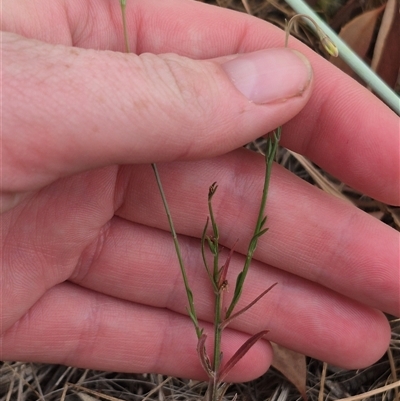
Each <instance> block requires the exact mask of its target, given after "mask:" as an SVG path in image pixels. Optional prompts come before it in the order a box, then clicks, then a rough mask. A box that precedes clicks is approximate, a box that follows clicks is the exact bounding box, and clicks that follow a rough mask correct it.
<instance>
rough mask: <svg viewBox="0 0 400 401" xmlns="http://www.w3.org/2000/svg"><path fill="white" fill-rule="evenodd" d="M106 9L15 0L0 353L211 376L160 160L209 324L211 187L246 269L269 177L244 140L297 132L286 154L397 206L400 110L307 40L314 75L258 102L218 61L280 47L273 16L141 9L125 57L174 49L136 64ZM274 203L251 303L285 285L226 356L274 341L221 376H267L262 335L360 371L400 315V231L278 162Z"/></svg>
mask: <svg viewBox="0 0 400 401" xmlns="http://www.w3.org/2000/svg"><path fill="white" fill-rule="evenodd" d="M91 4H92V5H91ZM93 4H94V3H93V2H91V1H87V2H82V1H74V0H70V1H67V0H65V1H61V0H59V1H53V2H48V1H47V0H46V1H44V0H43V1H41V0H38V1H36V2H30V1H19V2H15V1H12V0H6V1H4V2H3V16H2V18H3V29H4V31H6V32H5V33H3V39H2V41H3V49H2V51H3V77H4V79H3V95H4V96H3V99H4V102H3V112H4V113H3V143H2V147H3V152H2V158H3V159H2V187H1V190H2V196H3V197H2V202H3V203H2V209H3V214H2V233H3V235H2V276H1V278H2V282H1V286H2V298H1V299H2V306H1V319H2V321H1V330H2V334H1V337H0V340H1V341H0V344H1V345H0V347H1V348H0V352H1V355H0V357H1V359H3V360H24V361H38V362H49V363H62V364H68V365H73V366H80V367H88V368H96V369H103V370H114V371H128V372H159V373H164V374H168V375H174V376H185V377H192V378H199V379H201V378H203V379H204V378H205V374H204V372H203V371H202V368H201V366H200V364H199V362H198V360H197V354H196V336H195V333H194V329H193V326H192V324H191V322H190V319H189V318H188V317H187V315H186V304H187V301H186V295H185V292H184V288H183V285H182V281H181V277H180V271H179V267H178V264H177V259H176V255H175V253H174V248H173V243H172V239H171V237H170V234H169V233H168V232H167V231H168V223H167V219H166V218H165V213H164V210H163V207H162V204H161V201H160V195H159V193H158V191H157V187H156V185H155V180H154V176H153V173H152V170H151V168H150V164H149V163H152V162H157V163H158V167H159V171H160V175H161V179H162V181H163V184H164V187H165V191H166V195H167V197H168V200H169V203H170V208H171V213H172V215H173V218H174V222H175V225H176V229H177V231H178V233H179V234H180V241H181V244H182V251H183V257H184V259H185V262H186V265H187V269H188V274H189V280H190V282H191V285H192V287H193V292H194V296H195V302H196V304H197V308H198V315H199V319H201V322H202V325H204V327H205V329H206V331H207V330H209V331H210V333H211V330H212V328H211V324H210V323H209V322H211V321H212V306H211V305H212V294H211V290H210V285H209V283H208V282H207V278H206V275H205V272H204V269H203V267H202V264H201V254H200V248H199V240H198V238H199V237H200V236H201V232H202V229H203V224H204V222H205V218H206V216H207V202H206V201H207V191H208V187H209V185H211V183H212V182H214V181H217V182H218V184H219V189H218V192H217V195H216V196H215V198H214V209H215V213H216V218H217V220H218V222H219V226H220V232H221V243H222V244H223V245H224V246H225V247H226V249H225V250H224V254H227V250H228V249H229V247H230V246H232V244H233V243H234V242H235V241H236V240H237V239H238V238H239V243H238V245H237V248H236V252H235V254H234V256H233V258H232V262H231V271H230V276H229V278H230V279H231V280H234V274H235V272H238V271H239V269H240V268H241V266H242V265H241V263H242V261H243V253H245V250H246V245H247V242H248V240H249V238H250V236H251V232H252V229H253V224H254V221H255V219H256V215H257V208H258V196H259V191H261V189H262V181H263V158H262V156H259V157H258V156H255V155H254V154H253V153H249V152H248V151H245V150H244V149H241V146H242V145H243V144H245V143H246V142H249V141H251V140H253V139H255V138H257V137H259V136H260V135H263V134H265V133H266V132H268V131H270V130H272V129H274V128H276V127H277V126H278V125H280V124H284V128H283V136H282V140H281V144H282V145H283V146H285V147H287V148H290V149H292V150H294V151H296V152H298V153H301V154H303V155H305V156H307V157H308V158H310V159H311V160H312V161H314V162H315V163H317V164H318V165H320V166H321V167H322V168H324V169H325V170H326V171H328V172H330V173H331V174H332V175H334V176H336V177H338V178H339V179H340V180H342V181H343V182H345V183H347V184H348V185H350V186H353V187H355V188H356V189H357V190H359V191H361V192H362V193H365V194H367V195H369V196H371V197H373V198H376V199H378V200H380V201H382V202H386V203H389V204H392V205H400V188H399V182H400V168H399V149H400V148H399V119H398V117H397V116H396V115H395V114H394V113H393V112H392V111H391V110H390V109H388V108H387V107H386V106H385V105H384V104H383V103H381V102H380V101H379V100H378V99H377V98H375V97H374V96H373V95H372V94H370V93H369V92H368V91H367V90H366V89H364V88H362V87H361V86H360V85H358V84H357V83H356V82H355V81H352V80H351V79H350V78H348V77H347V76H345V75H344V74H342V73H341V72H340V71H339V70H337V69H335V68H334V67H332V66H331V65H330V64H329V63H328V62H326V61H325V60H324V59H322V58H321V57H319V56H317V55H316V54H314V53H313V52H312V51H311V50H309V49H308V48H307V47H305V46H304V45H302V44H300V43H299V42H297V41H295V40H294V39H291V40H290V42H289V45H290V47H292V48H294V49H297V50H298V51H300V52H301V53H303V54H304V55H305V56H306V57H307V58H308V59H309V60H310V63H311V66H312V69H313V79H312V81H310V82H309V84H307V85H306V86H305V87H304V88H303V89H304V90H302V93H301V94H300V93H299V94H298V96H294V97H291V98H289V99H288V100H287V101H286V102H279V103H271V104H256V103H252V102H249V101H248V99H246V98H245V97H244V96H243V95H242V94H241V93H240V92H238V91H236V90H235V88H234V87H233V86H232V84H231V82H229V80H228V79H227V78H226V75H224V73H223V72H222V70H221V67H220V66H221V64H222V63H223V62H224V61H226V60H227V59H229V58H230V57H231V55H233V54H236V53H249V52H253V51H256V50H260V49H268V48H272V47H283V41H284V33H283V32H282V31H280V30H279V29H277V28H274V27H272V26H271V25H269V24H267V23H265V22H263V21H260V20H256V19H254V18H252V17H249V16H246V15H244V14H239V13H235V12H232V11H226V10H222V9H218V8H214V7H211V6H206V5H204V4H201V3H196V2H192V1H184V0H183V1H180V0H169V1H163V2H159V1H156V0H146V1H142V2H140V1H132V2H131V4H130V3H129V1H128V7H127V20H128V26H129V35H130V40H131V51H132V52H133V53H137V54H143V53H153V54H165V53H173V54H170V55H168V56H159V57H157V56H151V55H148V54H147V55H142V56H140V57H137V56H134V55H125V54H122V52H123V51H124V43H123V34H122V25H121V16H120V9H119V2H118V1H106V0H104V1H100V2H96V5H95V6H94V5H93ZM205 26H206V27H207V29H205V28H204V27H205ZM57 45H62V46H57ZM90 49H94V50H90ZM105 50H108V51H105ZM177 55H179V56H186V57H187V58H180V57H179V56H177ZM198 59H202V60H207V61H194V60H198ZM171 77H172V78H171ZM267 213H268V216H269V217H268V221H267V226H268V227H270V231H269V232H268V233H267V234H266V235H265V236H263V237H262V238H261V240H260V242H259V248H258V249H257V252H256V255H255V259H256V260H255V261H254V264H253V265H252V267H251V270H250V273H249V276H248V279H247V282H246V284H245V288H244V296H243V301H242V303H243V305H244V304H245V303H246V301H247V302H249V301H250V300H252V299H253V298H254V297H255V296H256V295H258V294H259V293H260V292H262V291H263V290H264V289H266V288H267V287H268V286H270V285H271V284H273V283H274V282H278V285H277V286H276V287H274V289H273V290H272V291H271V292H270V293H269V294H268V295H267V296H266V297H264V299H263V300H262V301H260V302H259V304H257V305H256V306H255V307H254V308H252V309H251V310H250V311H248V312H246V314H245V315H243V316H242V317H241V318H239V319H238V320H237V321H235V322H233V324H232V325H231V326H230V329H229V330H227V331H226V337H225V338H224V340H223V349H224V353H225V355H226V358H228V357H229V355H232V353H233V352H234V351H235V350H236V349H237V348H238V347H239V346H240V345H241V344H242V342H243V341H245V340H246V339H247V338H248V337H249V335H252V334H254V333H256V332H258V331H260V330H264V329H268V330H270V332H269V334H268V335H267V338H266V339H265V340H263V341H260V342H259V343H258V344H257V345H256V346H255V347H254V348H253V349H252V350H251V351H250V352H249V354H248V355H247V356H246V357H245V358H243V360H241V361H240V363H239V364H238V365H237V366H236V368H235V369H234V370H233V371H232V372H231V374H230V376H229V377H228V378H227V380H229V381H245V380H250V379H252V378H255V377H257V376H259V375H260V374H262V373H263V372H264V371H265V370H266V369H268V367H269V365H270V363H271V360H272V350H271V347H270V344H269V342H268V340H271V341H275V342H278V343H280V344H282V345H284V346H286V347H289V348H292V349H294V350H296V351H299V352H302V353H304V354H307V355H311V356H313V357H316V358H319V359H321V360H325V361H328V362H329V363H332V364H335V365H339V366H343V367H347V368H359V367H364V366H367V365H369V364H371V363H373V362H374V361H376V360H377V359H379V357H380V356H381V355H383V353H384V352H385V350H386V348H387V346H388V344H389V339H390V328H389V325H388V323H387V319H386V317H385V316H384V314H383V312H387V313H390V314H392V315H395V316H399V315H400V302H399V233H398V232H397V231H395V230H394V229H392V228H390V227H388V226H386V225H384V224H383V223H381V222H380V221H378V220H377V219H374V218H373V217H371V216H369V215H367V214H366V213H364V212H362V211H359V210H357V209H356V208H355V207H354V206H352V205H351V204H347V203H345V202H343V201H341V200H338V199H336V198H334V197H332V196H330V195H327V194H325V193H323V192H322V191H320V190H318V189H316V188H315V187H312V186H310V185H309V184H307V183H304V182H303V181H301V180H300V179H299V178H297V177H295V176H293V175H292V174H291V173H289V172H287V171H285V170H284V169H283V168H280V167H279V166H275V168H274V171H273V176H272V182H271V189H270V196H269V199H268V204H267ZM232 285H233V283H232ZM228 291H229V288H228ZM228 294H229V292H228Z"/></svg>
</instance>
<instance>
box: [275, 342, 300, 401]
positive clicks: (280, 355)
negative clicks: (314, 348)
mask: <svg viewBox="0 0 400 401" xmlns="http://www.w3.org/2000/svg"><path fill="white" fill-rule="evenodd" d="M271 345H272V349H273V350H274V359H273V361H272V366H273V367H274V368H275V369H277V370H279V372H281V373H282V374H283V375H284V376H285V377H286V378H287V379H288V380H289V381H290V382H291V383H292V384H293V385H294V386H295V387H296V388H297V390H299V392H300V394H301V396H302V398H303V400H305V401H306V400H307V394H306V380H307V365H306V357H305V355H303V354H299V353H298V352H295V351H292V350H290V349H287V348H285V347H282V346H280V345H278V344H275V343H273V342H271Z"/></svg>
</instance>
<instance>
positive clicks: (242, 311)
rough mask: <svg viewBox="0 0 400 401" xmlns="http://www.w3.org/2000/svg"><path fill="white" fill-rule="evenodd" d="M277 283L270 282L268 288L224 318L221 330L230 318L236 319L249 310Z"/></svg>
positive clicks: (229, 321)
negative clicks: (237, 310) (227, 317)
mask: <svg viewBox="0 0 400 401" xmlns="http://www.w3.org/2000/svg"><path fill="white" fill-rule="evenodd" d="M277 284H278V283H275V284H272V285H271V286H270V287H269V288H267V289H266V290H265V291H263V292H262V293H261V294H260V295H259V296H258V297H257V298H256V299H254V300H253V301H252V302H250V303H249V304H248V305H247V306H245V307H244V308H242V309H240V311H239V312H236V313H234V314H233V315H231V316H230V317H229V319H225V320H224V321H223V322H222V323H221V325H220V328H221V330H224V329H225V327H226V326H228V324H229V323H231V322H232V320H234V319H236V318H237V317H239V316H240V315H241V314H243V313H244V312H246V311H247V310H249V309H250V308H251V307H252V306H253V305H255V304H256V303H257V302H258V301H259V300H260V299H261V298H263V297H264V295H266V294H267V293H268V292H270V291H271V290H272V289H273V288H274V287H275V286H276V285H277Z"/></svg>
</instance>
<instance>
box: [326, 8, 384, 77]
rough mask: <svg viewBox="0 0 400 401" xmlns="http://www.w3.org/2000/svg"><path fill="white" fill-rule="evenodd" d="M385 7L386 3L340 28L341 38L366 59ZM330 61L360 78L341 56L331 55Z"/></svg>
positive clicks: (352, 75) (347, 72)
mask: <svg viewBox="0 0 400 401" xmlns="http://www.w3.org/2000/svg"><path fill="white" fill-rule="evenodd" d="M384 8H385V5H383V6H381V7H379V8H375V9H374V10H371V11H367V12H365V13H363V14H361V15H359V16H358V17H356V18H354V19H353V20H351V21H350V22H349V23H348V24H346V25H345V26H344V27H343V28H342V29H341V30H340V34H339V36H340V37H341V39H343V41H345V42H346V43H347V44H348V45H349V47H350V48H351V49H352V50H353V51H354V52H355V53H357V54H358V56H359V57H360V58H361V59H363V60H364V61H365V59H366V56H367V52H368V49H369V48H370V46H371V40H372V37H373V34H374V30H375V25H376V22H377V20H378V17H379V16H380V14H381V13H382V12H383V10H384ZM330 61H331V62H332V64H334V65H336V67H338V68H340V69H341V70H342V71H344V72H345V73H346V74H348V75H350V76H351V77H353V78H355V79H358V77H357V75H356V73H355V72H353V70H352V69H351V68H350V67H349V66H348V65H347V64H346V63H345V62H344V61H343V60H342V59H341V58H334V57H331V59H330Z"/></svg>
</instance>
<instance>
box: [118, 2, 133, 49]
mask: <svg viewBox="0 0 400 401" xmlns="http://www.w3.org/2000/svg"><path fill="white" fill-rule="evenodd" d="M120 1H121V12H122V27H123V30H124V42H125V52H126V53H130V52H131V50H130V46H129V39H128V25H127V23H126V0H120Z"/></svg>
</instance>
